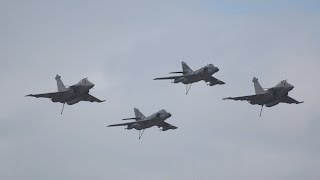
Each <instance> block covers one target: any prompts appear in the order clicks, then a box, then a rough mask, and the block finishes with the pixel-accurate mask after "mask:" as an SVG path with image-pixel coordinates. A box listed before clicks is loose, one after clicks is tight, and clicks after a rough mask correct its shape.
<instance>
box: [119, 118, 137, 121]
mask: <svg viewBox="0 0 320 180" xmlns="http://www.w3.org/2000/svg"><path fill="white" fill-rule="evenodd" d="M122 120H125V121H126V120H137V118H124V119H122Z"/></svg>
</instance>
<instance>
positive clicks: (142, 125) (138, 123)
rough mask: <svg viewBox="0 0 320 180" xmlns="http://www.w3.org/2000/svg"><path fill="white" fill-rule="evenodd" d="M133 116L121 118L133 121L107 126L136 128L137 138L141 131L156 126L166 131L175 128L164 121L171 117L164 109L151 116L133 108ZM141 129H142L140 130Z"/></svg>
mask: <svg viewBox="0 0 320 180" xmlns="http://www.w3.org/2000/svg"><path fill="white" fill-rule="evenodd" d="M134 114H135V117H134V118H125V119H122V120H135V121H134V122H128V123H121V124H112V125H109V126H107V127H114V126H127V127H126V129H128V130H130V129H136V130H139V139H140V138H141V137H142V135H143V132H144V131H145V129H147V128H150V127H153V126H158V127H159V128H161V129H160V130H161V131H167V130H169V129H177V127H175V126H173V125H171V124H169V123H166V122H165V120H166V119H168V118H169V117H171V114H170V113H168V112H167V111H166V110H164V109H163V110H159V111H158V112H156V113H154V114H152V115H151V116H148V117H146V116H144V115H143V114H142V113H141V112H140V111H139V109H137V108H134ZM141 130H142V131H141Z"/></svg>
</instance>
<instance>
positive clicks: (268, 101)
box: [223, 77, 303, 117]
mask: <svg viewBox="0 0 320 180" xmlns="http://www.w3.org/2000/svg"><path fill="white" fill-rule="evenodd" d="M252 82H253V84H254V88H255V91H256V94H255V95H251V96H241V97H227V98H223V100H227V99H231V100H236V101H238V100H240V101H249V103H250V104H252V105H261V111H260V117H261V113H262V108H263V106H267V107H272V106H275V105H277V104H279V103H287V104H300V103H303V102H299V101H297V100H295V99H292V98H291V97H289V96H288V93H289V91H291V90H292V89H293V88H294V86H293V85H291V84H289V83H288V82H287V80H283V81H281V82H280V83H278V84H277V85H276V86H274V87H272V88H269V89H267V90H264V89H263V88H262V87H261V85H260V84H259V82H258V78H256V77H254V78H253V80H252Z"/></svg>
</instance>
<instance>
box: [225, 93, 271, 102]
mask: <svg viewBox="0 0 320 180" xmlns="http://www.w3.org/2000/svg"><path fill="white" fill-rule="evenodd" d="M266 95H267V94H256V95H251V96H240V97H227V98H223V100H228V99H230V100H235V101H257V100H259V99H264V97H265V96H266Z"/></svg>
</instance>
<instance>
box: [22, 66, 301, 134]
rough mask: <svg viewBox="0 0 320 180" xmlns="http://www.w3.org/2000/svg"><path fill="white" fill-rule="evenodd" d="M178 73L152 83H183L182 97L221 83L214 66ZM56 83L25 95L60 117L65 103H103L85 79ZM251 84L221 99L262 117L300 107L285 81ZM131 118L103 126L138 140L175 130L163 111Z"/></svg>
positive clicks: (58, 76)
mask: <svg viewBox="0 0 320 180" xmlns="http://www.w3.org/2000/svg"><path fill="white" fill-rule="evenodd" d="M181 65H182V71H175V72H171V73H170V74H181V75H179V76H169V77H160V78H155V79H154V80H168V79H169V80H173V82H172V83H183V84H185V85H186V95H187V94H188V92H189V90H190V88H191V85H192V84H193V83H196V82H199V81H204V82H206V83H208V84H207V85H208V86H214V85H223V84H225V83H224V82H223V81H221V80H219V79H217V78H215V77H213V76H212V75H213V74H215V73H217V72H218V71H219V68H218V67H216V66H214V65H213V64H208V65H206V66H204V67H202V68H200V69H198V70H195V71H193V70H192V69H191V68H190V67H189V66H188V65H187V63H186V62H183V61H182V62H181ZM55 79H56V81H57V87H58V91H57V92H52V93H43V94H29V95H26V96H29V97H36V98H40V97H41V98H49V99H51V101H52V102H59V103H62V104H63V106H62V110H61V114H62V113H63V109H64V105H65V104H66V103H67V104H68V105H73V104H76V103H78V102H80V101H88V102H97V103H101V102H104V101H105V100H100V99H98V98H96V97H94V96H92V95H90V94H89V91H90V89H92V88H93V86H94V84H93V83H92V82H90V81H89V80H88V78H83V79H82V80H80V82H78V83H76V84H74V85H72V86H69V87H66V86H65V85H64V84H63V82H62V80H61V76H60V75H56V77H55ZM252 82H253V83H254V88H255V93H256V94H255V95H249V96H241V97H227V98H223V100H236V101H238V100H240V101H248V102H249V103H250V104H252V105H260V106H261V111H260V117H261V114H262V109H263V107H264V106H266V107H272V106H275V105H277V104H279V103H287V104H300V103H303V102H300V101H297V100H295V99H293V98H291V97H289V96H288V93H289V91H291V90H292V89H293V88H294V86H293V85H291V84H289V83H288V82H287V80H283V81H281V82H280V83H278V84H277V85H276V86H274V87H272V88H269V89H264V88H262V86H261V85H260V83H259V82H258V78H256V77H254V78H253V80H252ZM134 114H135V117H134V118H125V119H122V120H134V121H132V122H127V123H119V124H112V125H109V126H107V127H115V126H126V128H125V129H128V130H130V129H136V130H138V131H139V139H141V137H142V135H143V133H144V131H145V130H146V129H147V128H151V127H154V126H155V127H158V128H161V129H160V130H161V131H167V130H170V129H177V127H176V126H173V125H171V124H169V123H167V122H165V121H166V120H167V119H168V118H170V117H171V116H172V115H171V113H169V112H167V111H166V110H164V109H163V110H159V111H158V112H155V113H153V114H152V115H150V116H147V117H146V116H145V115H143V114H142V113H141V112H140V111H139V110H138V109H137V108H134Z"/></svg>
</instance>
